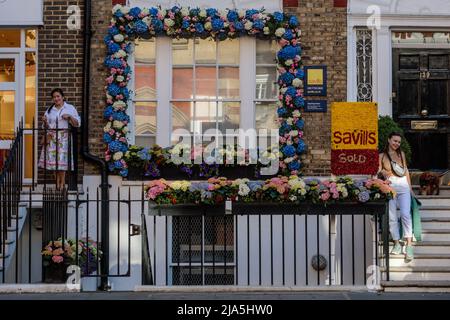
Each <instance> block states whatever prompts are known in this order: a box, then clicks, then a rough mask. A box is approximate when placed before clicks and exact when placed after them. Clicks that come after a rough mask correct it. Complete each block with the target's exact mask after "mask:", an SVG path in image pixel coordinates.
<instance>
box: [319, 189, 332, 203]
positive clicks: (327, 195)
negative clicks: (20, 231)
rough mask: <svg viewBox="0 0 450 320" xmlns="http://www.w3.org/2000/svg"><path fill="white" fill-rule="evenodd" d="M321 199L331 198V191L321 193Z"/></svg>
mask: <svg viewBox="0 0 450 320" xmlns="http://www.w3.org/2000/svg"><path fill="white" fill-rule="evenodd" d="M320 199H322V200H323V201H327V200H328V199H330V193H329V192H328V191H325V192H324V193H322V194H321V195H320Z"/></svg>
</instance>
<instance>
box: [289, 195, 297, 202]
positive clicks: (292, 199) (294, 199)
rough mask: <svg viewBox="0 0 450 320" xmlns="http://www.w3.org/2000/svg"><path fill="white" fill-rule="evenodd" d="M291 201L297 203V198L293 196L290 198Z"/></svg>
mask: <svg viewBox="0 0 450 320" xmlns="http://www.w3.org/2000/svg"><path fill="white" fill-rule="evenodd" d="M289 200H291V201H297V196H294V195H292V196H290V197H289Z"/></svg>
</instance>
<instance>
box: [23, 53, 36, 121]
mask: <svg viewBox="0 0 450 320" xmlns="http://www.w3.org/2000/svg"><path fill="white" fill-rule="evenodd" d="M25 91H26V95H25V127H26V128H31V127H32V125H33V119H34V118H35V117H36V53H34V52H27V53H26V61H25Z"/></svg>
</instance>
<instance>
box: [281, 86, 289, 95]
mask: <svg viewBox="0 0 450 320" xmlns="http://www.w3.org/2000/svg"><path fill="white" fill-rule="evenodd" d="M287 89H288V88H286V87H284V88H281V89H280V93H281V94H285V93H286V91H287Z"/></svg>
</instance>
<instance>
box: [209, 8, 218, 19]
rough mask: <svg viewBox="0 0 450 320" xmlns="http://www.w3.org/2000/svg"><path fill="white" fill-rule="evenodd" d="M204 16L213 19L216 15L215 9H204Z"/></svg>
mask: <svg viewBox="0 0 450 320" xmlns="http://www.w3.org/2000/svg"><path fill="white" fill-rule="evenodd" d="M206 15H207V16H208V17H215V16H216V15H217V9H214V8H208V9H206Z"/></svg>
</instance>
